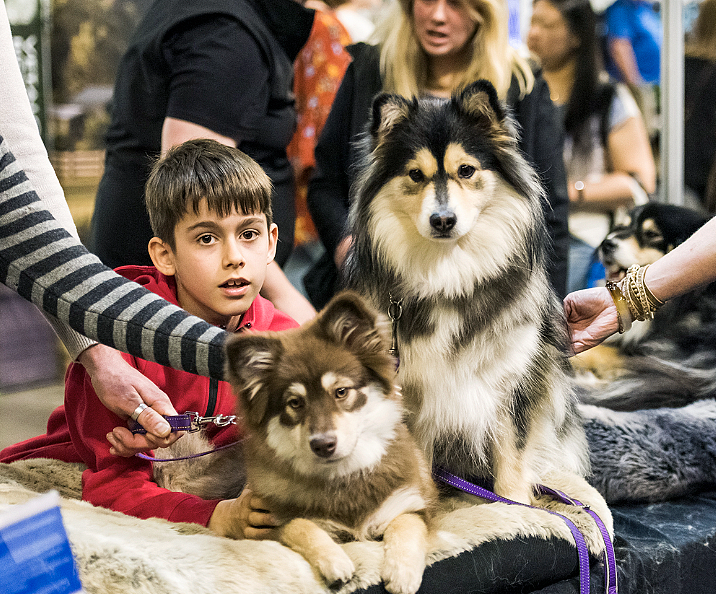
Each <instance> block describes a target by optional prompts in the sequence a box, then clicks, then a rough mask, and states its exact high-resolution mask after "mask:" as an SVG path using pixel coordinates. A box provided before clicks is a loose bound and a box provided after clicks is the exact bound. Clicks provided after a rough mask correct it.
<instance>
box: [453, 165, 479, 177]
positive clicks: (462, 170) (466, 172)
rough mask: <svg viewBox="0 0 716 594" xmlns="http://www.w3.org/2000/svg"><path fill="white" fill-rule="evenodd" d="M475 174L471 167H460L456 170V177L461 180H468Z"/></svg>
mask: <svg viewBox="0 0 716 594" xmlns="http://www.w3.org/2000/svg"><path fill="white" fill-rule="evenodd" d="M474 173H475V168H474V167H473V166H472V165H460V167H458V169H457V175H458V177H461V178H462V179H469V178H471V177H472V176H473V174H474Z"/></svg>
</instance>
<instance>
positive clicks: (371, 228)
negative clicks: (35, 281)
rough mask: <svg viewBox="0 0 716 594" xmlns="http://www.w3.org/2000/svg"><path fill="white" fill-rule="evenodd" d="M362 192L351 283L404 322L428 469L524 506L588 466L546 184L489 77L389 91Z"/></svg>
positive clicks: (355, 209)
mask: <svg viewBox="0 0 716 594" xmlns="http://www.w3.org/2000/svg"><path fill="white" fill-rule="evenodd" d="M364 148H365V161H364V163H363V166H362V168H361V170H360V172H359V175H358V179H357V182H356V183H355V184H354V186H353V193H354V194H353V199H352V206H351V212H350V232H351V234H352V236H353V238H354V242H353V251H352V252H351V253H350V254H349V257H348V260H347V266H346V268H347V270H346V276H347V281H348V283H349V285H350V286H351V288H353V289H355V290H357V291H358V292H360V293H361V294H363V295H366V296H368V297H369V299H370V300H371V302H372V303H373V304H374V306H375V307H376V308H378V309H379V310H380V311H390V312H392V315H393V316H394V317H395V318H396V322H395V336H396V338H397V346H398V349H399V351H400V370H399V375H398V378H399V379H398V381H399V383H400V384H401V386H402V389H403V394H404V398H405V405H406V408H407V409H408V411H409V413H410V414H409V416H408V423H409V426H410V428H411V431H412V432H413V433H414V435H415V436H416V437H417V438H418V441H419V443H420V444H421V445H422V447H423V449H424V450H425V452H426V454H427V455H428V456H429V457H430V458H432V460H433V461H434V463H436V464H438V465H440V466H442V467H445V468H447V469H448V470H450V471H451V472H453V473H456V474H460V475H462V476H465V477H467V476H469V477H479V478H480V479H485V480H486V481H494V490H495V492H497V493H498V494H499V495H501V496H503V497H507V498H509V499H512V500H516V501H520V502H522V503H529V502H530V501H532V500H533V486H534V485H535V484H537V483H540V482H543V481H544V480H545V479H544V476H545V473H547V472H549V471H550V469H552V470H555V469H559V470H562V471H568V472H573V473H577V474H582V473H583V472H584V471H585V468H586V457H587V456H586V442H585V439H584V434H583V431H582V427H581V424H580V421H579V418H578V415H577V414H576V409H575V404H576V402H575V398H574V394H573V390H572V385H571V383H570V379H569V377H568V376H567V373H566V372H565V369H566V368H567V367H568V364H567V361H566V340H567V335H566V323H565V320H564V314H563V310H562V306H561V303H560V302H559V301H558V299H557V298H556V296H555V295H554V293H553V291H552V290H551V288H550V284H549V282H548V279H547V272H546V268H545V258H546V246H547V232H546V228H545V223H544V219H543V214H542V201H543V200H544V196H543V191H542V187H541V185H540V183H539V179H538V177H537V175H536V174H535V172H534V170H533V169H532V168H531V167H530V166H529V164H528V163H527V161H526V160H525V158H524V157H523V155H522V154H521V152H520V150H519V148H518V144H517V130H516V126H515V123H514V121H513V119H512V117H511V115H510V114H509V112H508V110H507V108H506V107H505V106H504V105H503V104H502V103H501V102H500V101H499V99H498V97H497V93H496V92H495V89H494V87H493V86H492V85H491V84H490V83H489V82H487V81H484V80H483V81H477V82H476V83H473V84H472V85H470V86H468V87H467V88H465V89H462V90H461V91H459V92H457V93H456V94H455V95H454V96H453V97H452V98H450V99H437V98H424V99H420V100H418V99H416V100H408V99H405V98H403V97H401V96H398V95H389V94H384V95H380V96H379V97H377V98H376V99H375V101H374V104H373V116H372V121H371V125H370V130H369V134H368V135H367V136H366V143H365V147H364Z"/></svg>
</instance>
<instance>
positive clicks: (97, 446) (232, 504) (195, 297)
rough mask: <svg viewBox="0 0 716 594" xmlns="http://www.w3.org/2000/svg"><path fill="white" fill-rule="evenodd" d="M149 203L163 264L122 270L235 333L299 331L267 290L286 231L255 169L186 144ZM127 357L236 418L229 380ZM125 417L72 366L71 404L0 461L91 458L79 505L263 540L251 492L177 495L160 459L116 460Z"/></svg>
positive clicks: (191, 402)
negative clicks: (116, 436) (113, 449)
mask: <svg viewBox="0 0 716 594" xmlns="http://www.w3.org/2000/svg"><path fill="white" fill-rule="evenodd" d="M146 205H147V210H148V212H149V218H150V221H151V225H152V230H153V232H154V235H155V237H153V238H152V239H151V241H150V242H149V254H150V256H151V258H152V262H153V263H154V266H123V267H121V268H118V269H117V272H118V273H119V274H121V275H123V276H125V277H126V278H129V279H131V280H133V281H135V282H138V283H139V284H141V285H144V286H145V287H147V288H148V289H149V290H151V291H153V292H154V293H157V294H158V295H160V296H162V297H163V298H164V299H166V300H167V301H170V302H172V303H175V304H177V305H179V306H180V307H182V308H183V309H185V310H187V311H188V312H189V313H192V314H194V315H196V316H199V317H200V318H203V319H204V320H206V321H207V322H210V323H212V324H215V325H217V326H221V327H223V328H226V329H227V330H229V331H233V332H244V331H247V330H285V329H287V328H293V327H295V326H297V325H298V324H297V323H296V322H295V321H294V320H293V319H291V318H290V317H288V316H286V315H285V314H283V313H281V312H280V311H278V310H276V309H274V307H273V305H272V304H271V303H270V302H269V301H267V300H266V299H264V298H262V297H261V296H260V295H259V291H260V289H261V286H262V284H263V281H264V277H265V274H266V267H267V266H268V264H269V263H270V262H271V261H272V260H273V257H274V254H275V251H276V241H277V238H278V228H277V226H276V225H275V224H274V223H273V222H272V213H271V182H270V181H269V178H268V177H267V176H266V174H265V173H264V172H263V170H262V169H261V168H260V167H259V166H258V164H257V163H256V162H254V161H253V160H252V159H250V158H249V157H248V156H246V155H245V154H244V153H242V152H241V151H239V150H238V149H235V148H232V147H228V146H225V145H222V144H219V143H218V142H215V141H212V140H190V141H187V142H185V143H183V144H181V145H178V146H176V147H174V148H172V149H171V150H169V151H168V152H167V154H166V155H165V156H164V157H162V158H161V159H160V160H159V161H157V163H156V164H155V166H154V168H153V170H152V173H151V175H150V177H149V180H148V181H147V187H146ZM129 224H131V223H129ZM114 298H116V299H122V296H121V295H116V296H114ZM146 315H147V316H148V317H151V315H152V312H151V311H147V312H146ZM97 324H102V320H99V319H98V320H97ZM123 356H124V357H125V358H126V359H127V360H128V361H129V363H130V364H131V365H133V366H134V367H136V368H137V369H138V370H139V371H140V372H142V374H144V375H145V376H146V377H148V378H149V379H150V380H152V381H153V382H154V383H155V384H156V385H157V386H158V387H159V388H161V389H162V390H164V391H165V392H166V393H167V394H169V395H170V397H171V398H172V403H173V404H174V407H175V408H176V409H177V410H178V411H180V412H183V411H197V412H199V414H200V415H202V416H215V415H219V414H222V415H232V414H234V413H235V404H236V398H235V397H234V395H233V393H232V391H231V388H230V386H229V384H228V383H226V382H223V381H221V382H220V381H217V380H211V379H209V378H206V377H202V376H198V375H194V374H191V373H187V372H184V371H177V370H174V369H172V368H169V367H165V366H162V365H159V364H157V363H152V362H149V361H145V360H143V359H139V358H136V357H132V356H130V355H123ZM122 422H123V421H122V419H121V418H120V417H118V416H117V415H115V414H114V413H112V412H111V411H110V410H108V409H107V408H106V407H105V406H104V405H103V404H102V403H101V402H100V401H99V399H98V398H97V396H96V394H95V392H94V389H93V388H92V383H91V381H90V378H89V375H88V374H87V372H86V371H85V369H84V367H82V365H81V364H79V363H76V362H75V363H72V364H71V365H70V366H69V368H68V370H67V374H66V377H65V403H64V406H61V407H59V408H58V409H57V410H55V411H54V412H53V413H52V415H51V417H50V419H49V421H48V426H47V434H46V435H42V436H39V437H35V438H33V439H29V440H26V441H24V442H21V443H19V444H15V445H13V446H10V447H8V448H6V449H5V450H3V451H2V452H0V461H1V462H11V461H13V460H20V459H26V458H54V459H57V460H63V461H66V462H83V463H84V464H86V465H87V470H86V471H84V473H83V475H82V498H83V499H84V500H86V501H89V502H90V503H92V504H94V505H99V506H102V507H107V508H110V509H113V510H116V511H121V512H124V513H126V514H129V515H133V516H137V517H139V518H148V517H158V518H165V519H167V520H171V521H175V522H195V523H199V524H203V525H205V526H208V527H209V528H211V529H212V530H214V531H215V532H217V533H218V534H221V535H223V536H231V537H233V538H242V537H251V538H256V537H261V536H263V535H265V533H266V532H267V530H265V529H264V528H263V527H265V526H271V525H272V522H273V519H272V518H271V517H270V514H268V513H264V512H262V510H261V502H260V501H257V500H256V499H255V498H252V496H251V493H250V491H249V490H248V489H245V490H244V492H243V493H242V494H241V496H240V497H238V498H237V499H231V500H223V501H219V500H211V501H209V500H204V499H201V498H199V497H196V496H193V495H187V494H185V493H177V492H173V491H168V490H166V489H162V488H160V487H159V486H158V485H157V484H156V483H155V482H154V481H153V480H152V463H151V462H149V461H146V460H143V459H140V458H138V457H131V458H123V457H119V456H115V455H113V454H111V453H110V444H109V442H108V441H107V435H108V433H111V432H112V429H113V428H114V427H116V426H117V425H119V424H121V423H122ZM206 432H207V437H208V439H209V440H210V441H211V443H213V444H214V445H215V446H217V447H218V446H222V445H225V444H229V443H232V442H235V441H236V440H237V439H238V437H239V435H238V432H237V430H236V427H235V426H231V425H230V426H228V427H214V426H209V428H207V429H206Z"/></svg>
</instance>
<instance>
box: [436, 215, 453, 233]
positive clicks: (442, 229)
mask: <svg viewBox="0 0 716 594" xmlns="http://www.w3.org/2000/svg"><path fill="white" fill-rule="evenodd" d="M456 224H457V216H456V215H455V213H454V212H448V213H437V212H435V213H433V214H431V215H430V226H431V227H432V228H433V229H435V230H436V231H437V232H438V233H441V234H444V233H447V232H448V231H450V230H452V228H453V227H454V226H455V225H456Z"/></svg>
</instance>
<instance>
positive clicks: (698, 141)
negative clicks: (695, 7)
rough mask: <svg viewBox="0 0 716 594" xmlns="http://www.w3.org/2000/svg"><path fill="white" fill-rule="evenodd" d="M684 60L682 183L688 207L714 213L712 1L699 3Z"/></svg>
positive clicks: (715, 25)
mask: <svg viewBox="0 0 716 594" xmlns="http://www.w3.org/2000/svg"><path fill="white" fill-rule="evenodd" d="M685 55H686V57H685V59H684V108H685V113H684V182H685V183H686V186H687V189H688V192H687V201H688V200H689V199H688V195H689V194H690V193H693V194H694V195H695V200H693V201H691V202H690V203H689V206H693V207H695V208H700V209H703V210H706V211H707V212H709V213H711V214H714V213H716V101H714V97H716V0H703V2H701V4H700V5H699V13H698V17H697V18H696V23H695V24H694V28H693V30H692V32H691V35H690V36H689V37H688V38H687V40H686V48H685Z"/></svg>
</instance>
